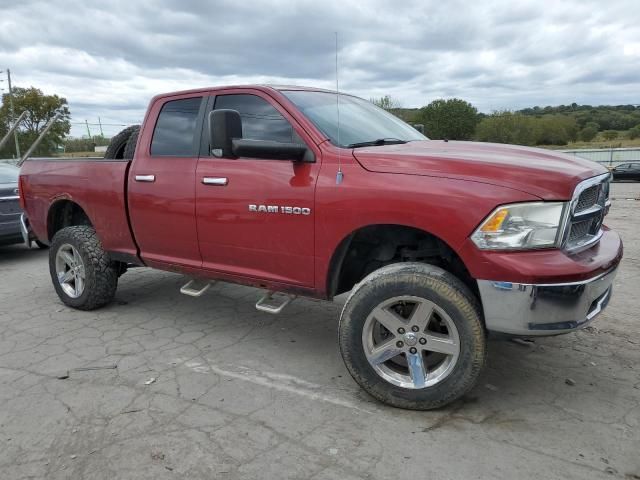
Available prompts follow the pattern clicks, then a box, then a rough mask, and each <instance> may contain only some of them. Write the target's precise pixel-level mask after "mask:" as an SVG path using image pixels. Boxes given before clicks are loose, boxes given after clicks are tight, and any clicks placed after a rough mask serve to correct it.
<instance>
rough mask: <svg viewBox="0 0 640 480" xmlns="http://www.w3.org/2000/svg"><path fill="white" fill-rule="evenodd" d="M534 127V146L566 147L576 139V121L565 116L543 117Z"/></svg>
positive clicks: (537, 120)
mask: <svg viewBox="0 0 640 480" xmlns="http://www.w3.org/2000/svg"><path fill="white" fill-rule="evenodd" d="M534 125H535V126H534V135H535V139H536V145H566V144H567V143H569V142H572V141H575V140H576V139H577V138H578V125H577V123H576V120H575V118H573V117H569V116H567V115H560V114H558V115H543V116H542V117H540V118H537V119H536V122H535V124H534Z"/></svg>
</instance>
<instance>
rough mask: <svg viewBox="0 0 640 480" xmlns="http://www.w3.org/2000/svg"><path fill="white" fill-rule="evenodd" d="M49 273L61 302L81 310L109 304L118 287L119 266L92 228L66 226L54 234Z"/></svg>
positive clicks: (50, 251)
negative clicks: (117, 266)
mask: <svg viewBox="0 0 640 480" xmlns="http://www.w3.org/2000/svg"><path fill="white" fill-rule="evenodd" d="M49 272H50V273H51V280H52V281H53V286H54V288H55V290H56V293H57V294H58V296H59V297H60V300H62V302H63V303H64V304H65V305H68V306H69V307H73V308H77V309H79V310H94V309H96V308H100V307H102V306H104V305H106V304H108V303H109V302H111V301H112V300H113V298H114V296H115V293H116V288H117V287H118V269H117V268H116V264H115V263H114V262H112V261H111V260H110V258H109V255H108V254H107V253H106V252H105V251H104V250H103V248H102V244H101V243H100V240H99V239H98V236H97V235H96V231H95V230H94V229H93V227H89V226H84V225H78V226H73V227H66V228H63V229H62V230H60V231H59V232H57V233H56V234H55V235H54V237H53V240H52V242H51V248H50V250H49Z"/></svg>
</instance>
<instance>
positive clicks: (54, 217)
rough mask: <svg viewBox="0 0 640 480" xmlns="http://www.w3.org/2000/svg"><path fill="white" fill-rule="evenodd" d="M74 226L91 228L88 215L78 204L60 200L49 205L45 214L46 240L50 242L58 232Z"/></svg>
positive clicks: (91, 224)
mask: <svg viewBox="0 0 640 480" xmlns="http://www.w3.org/2000/svg"><path fill="white" fill-rule="evenodd" d="M76 225H84V226H88V227H92V226H93V223H92V222H91V220H90V218H89V215H87V213H86V211H85V210H84V209H83V208H82V207H81V206H80V205H79V204H78V203H76V202H75V201H73V200H69V199H62V200H57V201H55V202H54V203H53V204H51V206H50V207H49V212H48V214H47V238H48V239H49V241H50V242H51V241H52V240H53V237H54V235H55V234H56V233H57V232H58V231H60V230H62V229H63V228H65V227H71V226H76Z"/></svg>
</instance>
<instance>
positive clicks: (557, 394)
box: [0, 183, 640, 480]
mask: <svg viewBox="0 0 640 480" xmlns="http://www.w3.org/2000/svg"><path fill="white" fill-rule="evenodd" d="M613 197H614V200H613V207H612V211H611V214H610V216H609V217H608V222H607V223H608V224H609V225H610V226H611V227H613V228H614V229H617V230H618V231H619V232H620V233H621V234H622V236H623V239H624V241H625V259H624V261H623V264H622V267H621V270H620V272H619V275H618V277H617V280H616V285H615V293H614V296H613V299H612V301H611V303H610V305H609V307H608V309H607V310H606V311H605V313H603V314H602V315H601V316H600V317H599V318H598V319H597V320H596V321H595V322H594V323H593V324H592V326H591V327H589V328H587V329H586V330H583V331H580V332H577V333H575V334H570V335H564V336H560V337H555V338H547V339H538V340H536V341H535V343H532V344H520V343H515V342H509V341H495V340H494V341H492V342H491V343H490V347H489V348H490V349H489V365H488V368H487V369H486V372H485V373H484V375H483V377H482V378H481V379H480V382H479V383H478V386H477V387H476V388H475V389H474V390H473V391H472V392H471V393H470V394H469V395H467V396H466V397H465V398H464V399H462V400H461V401H459V402H457V403H455V404H453V405H451V406H449V407H448V408H445V409H442V410H439V411H434V412H408V411H403V410H397V409H393V408H388V407H385V406H383V405H381V404H379V403H377V402H375V401H374V400H372V399H371V398H370V397H368V396H367V395H366V394H365V393H363V392H362V391H361V390H360V389H359V388H358V387H357V386H356V384H355V383H354V382H353V381H352V379H351V378H350V377H349V375H348V373H347V371H346V369H345V367H344V366H343V364H342V360H341V358H340V354H339V352H338V346H337V332H336V326H337V318H338V314H339V309H340V305H339V302H338V303H327V302H319V301H312V300H302V299H299V300H296V301H295V302H294V303H293V304H291V306H289V307H287V309H286V310H285V312H284V313H283V314H281V315H279V316H275V317H274V316H270V315H267V314H263V313H260V312H257V311H256V310H255V309H254V303H255V301H256V300H257V299H258V298H259V296H260V295H261V292H260V291H258V290H256V289H252V288H246V287H239V286H233V285H228V284H217V285H215V286H214V287H212V288H211V290H210V291H209V292H208V293H207V294H205V295H204V296H203V297H200V298H196V299H193V298H189V297H185V296H183V295H180V294H179V292H178V289H179V287H180V286H181V285H182V284H183V283H184V280H183V278H181V277H180V276H178V275H174V274H169V273H163V272H157V271H152V270H148V269H135V270H132V271H130V272H129V273H127V274H126V275H125V276H123V277H122V278H121V283H120V287H119V290H118V294H117V298H116V302H115V303H114V304H113V305H111V306H109V307H107V308H104V309H102V310H99V311H96V312H80V311H74V310H71V309H68V308H66V307H64V306H63V305H62V304H61V303H60V301H59V300H58V298H57V297H56V295H55V293H54V291H53V288H52V286H51V284H50V279H49V274H48V267H47V253H46V252H44V251H38V250H26V249H24V248H22V247H0V272H1V274H2V275H1V280H0V472H1V473H0V477H2V478H7V479H22V478H44V477H46V478H60V479H63V478H64V479H66V478H81V479H86V478H92V479H102V478H104V479H110V480H111V479H117V478H123V479H125V478H126V479H131V478H136V479H144V478H149V479H162V478H191V479H196V478H203V479H204V478H206V479H212V478H216V479H221V478H222V479H226V478H228V479H239V478H259V479H271V478H273V479H278V480H280V479H287V478H292V479H306V478H313V479H318V480H320V479H330V478H340V479H345V480H348V479H356V478H362V479H365V478H366V479H388V478H410V477H412V476H414V478H437V479H449V478H451V479H472V478H490V479H513V478H518V479H540V478H559V479H560V478H562V479H581V480H582V479H586V478H626V479H640V455H639V453H640V336H639V333H640V323H639V322H638V310H639V309H640V294H639V289H638V287H639V286H640V242H639V241H638V235H639V234H640V215H639V211H640V184H630V183H624V184H614V187H613Z"/></svg>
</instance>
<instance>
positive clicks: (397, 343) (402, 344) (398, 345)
mask: <svg viewBox="0 0 640 480" xmlns="http://www.w3.org/2000/svg"><path fill="white" fill-rule="evenodd" d="M396 347H398V348H402V347H404V343H403V342H396Z"/></svg>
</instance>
